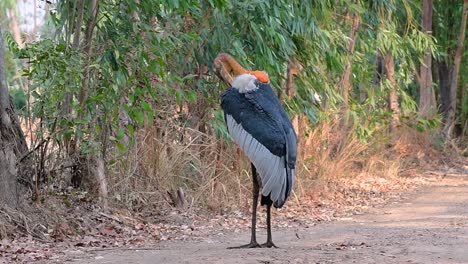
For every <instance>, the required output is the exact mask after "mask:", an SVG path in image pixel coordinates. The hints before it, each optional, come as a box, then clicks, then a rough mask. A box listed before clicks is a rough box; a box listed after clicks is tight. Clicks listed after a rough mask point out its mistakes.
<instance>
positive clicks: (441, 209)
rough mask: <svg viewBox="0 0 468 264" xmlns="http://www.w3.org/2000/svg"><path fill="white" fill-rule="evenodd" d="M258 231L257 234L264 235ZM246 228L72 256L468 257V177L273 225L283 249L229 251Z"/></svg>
mask: <svg viewBox="0 0 468 264" xmlns="http://www.w3.org/2000/svg"><path fill="white" fill-rule="evenodd" d="M264 232H265V230H259V235H260V237H259V241H263V240H265V236H264V235H263V233H264ZM249 236H250V235H249V232H248V231H246V232H243V233H240V234H239V233H236V234H232V240H229V239H228V237H212V238H210V239H207V240H206V241H204V242H161V243H160V244H158V245H157V246H155V248H154V250H148V249H145V250H121V249H116V250H111V251H96V252H93V253H92V255H91V256H88V258H87V259H76V260H74V261H72V262H71V263H76V264H84V263H93V264H94V263H143V264H144V263H148V264H149V263H200V264H201V263H226V264H230V263H468V176H466V175H465V176H463V177H452V178H445V179H441V182H440V184H439V186H436V187H429V188H423V189H422V190H420V191H418V192H417V193H415V194H413V197H412V198H410V199H408V200H407V201H406V202H404V203H401V204H392V205H389V206H387V207H384V208H381V209H375V210H373V211H371V212H370V213H368V214H366V215H360V216H357V217H353V218H347V219H342V220H340V221H336V222H329V223H325V224H318V225H316V226H313V227H310V228H304V229H297V230H274V233H273V238H274V241H275V242H276V244H277V245H278V246H279V247H280V248H278V249H242V250H228V249H226V247H228V246H234V245H240V244H243V243H245V242H248V240H249Z"/></svg>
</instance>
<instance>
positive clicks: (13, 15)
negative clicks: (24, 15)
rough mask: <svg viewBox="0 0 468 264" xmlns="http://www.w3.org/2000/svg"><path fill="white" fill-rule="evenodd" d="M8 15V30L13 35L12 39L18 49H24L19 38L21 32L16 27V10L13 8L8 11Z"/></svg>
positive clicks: (17, 26)
mask: <svg viewBox="0 0 468 264" xmlns="http://www.w3.org/2000/svg"><path fill="white" fill-rule="evenodd" d="M8 15H9V16H10V29H11V33H12V34H13V39H14V40H15V41H16V44H18V47H19V48H20V49H22V48H24V42H23V39H22V38H21V30H20V27H19V25H18V17H17V16H16V10H15V9H14V8H12V9H9V10H8Z"/></svg>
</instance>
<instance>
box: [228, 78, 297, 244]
mask: <svg viewBox="0 0 468 264" xmlns="http://www.w3.org/2000/svg"><path fill="white" fill-rule="evenodd" d="M246 75H248V76H246ZM237 78H240V79H238V81H236V79H237ZM237 78H236V79H234V81H233V83H232V86H233V87H231V88H229V89H228V90H227V91H226V92H225V93H224V94H223V95H222V99H221V107H222V109H223V110H224V116H225V120H226V124H227V126H228V130H229V133H230V135H231V137H232V138H233V140H234V141H235V142H236V143H237V144H238V145H239V147H240V148H241V149H242V150H243V151H244V152H245V153H246V155H247V156H248V157H249V159H250V161H251V162H252V177H253V185H254V189H253V199H254V204H253V209H254V210H253V216H252V241H251V243H250V244H248V245H246V246H245V247H256V246H259V245H258V243H257V242H256V239H255V222H256V206H257V201H258V195H259V191H260V188H261V189H262V191H261V193H262V200H261V205H266V206H267V228H268V240H267V243H266V244H265V246H268V247H271V246H274V244H273V242H272V241H271V228H270V221H269V220H270V207H271V205H272V204H273V205H274V206H275V207H276V208H280V207H282V206H283V205H284V203H285V202H286V199H287V197H288V196H289V194H290V193H291V190H292V187H293V183H294V171H295V166H296V155H297V138H296V134H295V132H294V129H293V126H292V124H291V121H290V119H289V117H288V115H287V114H286V112H285V111H284V109H283V107H282V106H281V103H280V101H279V100H278V97H277V96H276V94H275V92H274V91H273V89H272V88H271V86H270V85H269V84H266V83H262V82H260V81H258V80H257V79H256V78H255V77H254V76H253V75H250V74H243V75H240V76H239V77H237ZM236 86H237V87H236Z"/></svg>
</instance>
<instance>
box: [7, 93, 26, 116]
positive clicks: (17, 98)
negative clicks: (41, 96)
mask: <svg viewBox="0 0 468 264" xmlns="http://www.w3.org/2000/svg"><path fill="white" fill-rule="evenodd" d="M10 96H11V97H12V98H13V103H14V105H15V109H16V111H17V112H18V113H20V114H21V115H23V116H25V115H26V100H27V97H26V93H25V92H24V90H23V89H10Z"/></svg>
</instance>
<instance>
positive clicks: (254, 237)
mask: <svg viewBox="0 0 468 264" xmlns="http://www.w3.org/2000/svg"><path fill="white" fill-rule="evenodd" d="M251 165H252V181H253V189H252V194H253V199H252V200H253V202H252V227H251V231H252V235H251V236H250V243H249V244H247V245H242V246H238V247H228V249H235V248H259V247H260V244H258V243H257V235H256V226H257V204H258V193H259V191H260V186H259V185H258V181H257V169H256V168H255V166H254V165H253V164H251Z"/></svg>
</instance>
